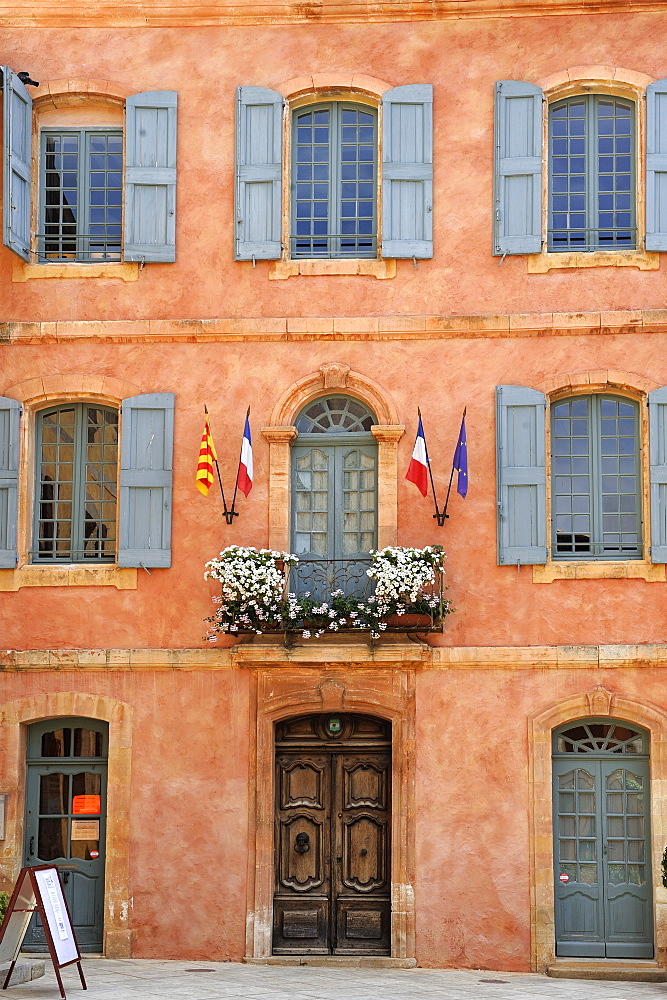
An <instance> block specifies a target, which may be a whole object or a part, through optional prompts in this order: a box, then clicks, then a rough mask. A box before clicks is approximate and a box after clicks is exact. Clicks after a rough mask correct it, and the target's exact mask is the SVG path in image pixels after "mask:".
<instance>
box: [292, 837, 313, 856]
mask: <svg viewBox="0 0 667 1000" xmlns="http://www.w3.org/2000/svg"><path fill="white" fill-rule="evenodd" d="M294 850H295V851H296V853H297V854H307V853H308V851H309V850H310V837H309V836H308V834H307V833H297V835H296V843H295V845H294Z"/></svg>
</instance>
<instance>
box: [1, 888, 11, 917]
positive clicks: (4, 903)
mask: <svg viewBox="0 0 667 1000" xmlns="http://www.w3.org/2000/svg"><path fill="white" fill-rule="evenodd" d="M8 906H9V893H8V892H0V921H2V920H4V919H5V913H6V912H7V907H8Z"/></svg>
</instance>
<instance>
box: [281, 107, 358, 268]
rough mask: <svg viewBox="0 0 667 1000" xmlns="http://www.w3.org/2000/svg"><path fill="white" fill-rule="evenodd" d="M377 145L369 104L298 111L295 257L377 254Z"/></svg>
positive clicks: (294, 143)
mask: <svg viewBox="0 0 667 1000" xmlns="http://www.w3.org/2000/svg"><path fill="white" fill-rule="evenodd" d="M377 145H378V143H377V112H376V111H375V109H374V108H372V107H369V106H368V105H366V104H351V103H348V102H344V101H332V102H330V103H328V104H315V105H313V104H310V105H307V106H306V107H303V108H298V109H297V110H296V111H295V112H294V115H293V137H292V157H293V160H292V226H291V238H290V256H291V257H311V258H312V257H376V256H377V210H376V201H377Z"/></svg>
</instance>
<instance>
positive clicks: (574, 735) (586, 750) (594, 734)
mask: <svg viewBox="0 0 667 1000" xmlns="http://www.w3.org/2000/svg"><path fill="white" fill-rule="evenodd" d="M553 749H554V754H597V755H599V754H628V755H629V754H632V755H634V756H637V755H645V754H648V733H646V732H645V731H644V730H643V729H639V728H638V727H637V726H632V725H630V723H628V722H617V721H615V720H609V719H607V720H604V721H602V720H598V719H586V720H582V721H581V722H576V723H568V724H567V725H566V726H561V727H559V728H558V729H557V730H556V731H555V732H554V748H553Z"/></svg>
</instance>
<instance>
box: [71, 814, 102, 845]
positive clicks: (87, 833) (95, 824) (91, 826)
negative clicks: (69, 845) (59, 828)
mask: <svg viewBox="0 0 667 1000" xmlns="http://www.w3.org/2000/svg"><path fill="white" fill-rule="evenodd" d="M99 839H100V821H99V819H73V820H72V840H99Z"/></svg>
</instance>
